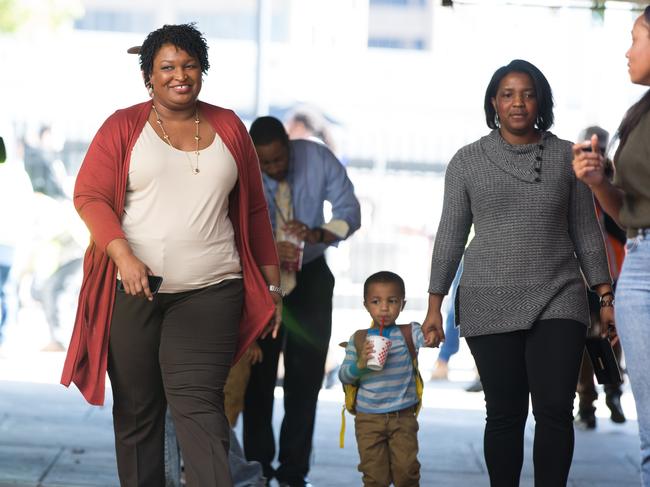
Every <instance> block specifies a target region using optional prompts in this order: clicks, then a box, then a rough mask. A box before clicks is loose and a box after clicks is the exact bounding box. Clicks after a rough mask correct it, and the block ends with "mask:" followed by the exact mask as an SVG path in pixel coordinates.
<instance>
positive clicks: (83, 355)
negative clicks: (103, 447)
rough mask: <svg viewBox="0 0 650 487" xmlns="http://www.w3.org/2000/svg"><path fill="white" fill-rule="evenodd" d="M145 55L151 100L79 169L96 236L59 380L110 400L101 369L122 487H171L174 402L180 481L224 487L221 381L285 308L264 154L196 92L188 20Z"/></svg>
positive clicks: (195, 45)
mask: <svg viewBox="0 0 650 487" xmlns="http://www.w3.org/2000/svg"><path fill="white" fill-rule="evenodd" d="M139 54H140V66H141V68H142V74H143V77H144V81H145V85H146V86H147V88H148V90H149V94H150V96H151V101H148V102H145V103H141V104H139V105H135V106H132V107H129V108H126V109H123V110H118V111H117V112H115V113H114V114H113V115H111V116H110V117H109V118H108V119H107V120H106V122H104V124H103V125H102V127H101V128H100V129H99V131H98V132H97V134H96V136H95V138H94V139H93V141H92V143H91V145H90V147H89V149H88V153H87V154H86V157H85V159H84V161H83V164H82V166H81V169H80V171H79V175H78V177H77V182H76V186H75V196H74V202H75V206H76V208H77V211H78V212H79V214H80V215H81V217H82V219H83V220H84V221H85V223H86V225H87V226H88V228H89V230H90V234H91V237H92V238H91V243H90V246H89V247H88V250H87V251H86V255H85V259H84V279H83V283H82V288H81V293H80V296H79V307H78V309H77V316H76V322H75V328H74V332H73V335H72V339H71V343H70V347H69V349H68V355H67V358H66V362H65V366H64V370H63V376H62V379H61V382H62V383H63V384H64V385H66V386H67V385H69V384H70V383H71V382H74V383H75V384H76V385H77V387H79V389H80V391H81V392H82V394H83V395H84V397H85V398H86V399H87V400H88V401H89V402H90V403H91V404H102V403H103V401H104V388H105V372H106V371H108V375H109V377H110V379H111V386H112V390H113V422H114V429H115V445H116V452H117V462H118V472H119V477H120V483H121V485H122V486H139V487H142V486H152V487H159V486H161V485H164V484H165V480H164V460H163V435H164V417H165V410H166V407H167V405H169V408H170V410H171V412H172V416H173V419H174V422H175V426H176V431H177V435H178V439H179V443H180V446H181V449H182V451H183V458H184V461H185V471H186V478H187V485H188V486H215V485H219V486H228V485H231V480H230V472H229V470H228V462H227V450H228V438H229V427H228V422H227V420H226V417H225V415H224V411H223V385H224V383H225V380H226V377H227V375H228V371H229V369H230V366H231V363H233V361H236V360H238V358H239V355H240V354H241V353H242V351H243V350H246V348H247V347H248V345H250V344H251V342H252V341H253V340H255V339H256V338H257V337H258V336H260V335H265V334H268V333H273V334H275V332H276V331H277V328H278V326H279V324H280V316H281V311H282V310H281V303H282V300H281V290H280V288H279V287H278V286H279V282H280V276H279V270H278V259H277V255H276V250H275V245H274V243H273V233H272V229H271V225H270V222H269V217H268V210H267V206H266V201H265V198H264V192H263V189H262V183H261V176H260V169H259V164H258V161H257V156H256V153H255V149H254V147H253V145H252V143H251V140H250V138H249V136H248V133H247V131H246V128H245V127H244V125H243V124H242V123H241V121H240V120H239V118H238V117H237V116H236V115H235V114H234V113H233V112H232V111H230V110H226V109H223V108H219V107H216V106H213V105H209V104H207V103H204V102H201V101H199V100H198V96H199V92H200V91H201V84H202V74H203V73H205V72H207V70H208V68H209V63H208V57H207V45H206V41H205V39H204V38H203V37H202V35H201V33H200V32H199V31H198V30H197V29H196V28H195V27H194V26H193V25H191V24H184V25H165V26H163V27H162V28H160V29H157V30H155V31H153V32H151V33H150V34H149V35H148V36H147V38H146V39H145V41H144V43H143V45H142V47H141V48H140V52H139ZM152 276H159V277H162V285H161V286H160V288H159V289H154V288H152V285H153V283H154V281H155V279H156V278H155V277H152ZM150 283H151V284H150Z"/></svg>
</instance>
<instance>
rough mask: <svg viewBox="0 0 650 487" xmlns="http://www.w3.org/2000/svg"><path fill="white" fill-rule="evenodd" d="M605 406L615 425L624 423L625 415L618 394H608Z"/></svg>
mask: <svg viewBox="0 0 650 487" xmlns="http://www.w3.org/2000/svg"><path fill="white" fill-rule="evenodd" d="M605 404H607V407H608V408H609V411H610V412H611V416H610V418H611V419H612V421H614V422H615V423H625V413H623V408H622V407H621V396H619V395H618V394H610V395H608V396H606V397H605Z"/></svg>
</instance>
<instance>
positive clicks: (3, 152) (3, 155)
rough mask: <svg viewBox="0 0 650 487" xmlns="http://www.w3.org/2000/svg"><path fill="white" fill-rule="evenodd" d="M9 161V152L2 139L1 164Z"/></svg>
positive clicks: (0, 147) (0, 149) (0, 144)
mask: <svg viewBox="0 0 650 487" xmlns="http://www.w3.org/2000/svg"><path fill="white" fill-rule="evenodd" d="M6 160H7V151H6V150H5V141H4V140H3V139H2V137H0V164H2V163H3V162H5V161H6Z"/></svg>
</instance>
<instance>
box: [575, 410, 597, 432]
mask: <svg viewBox="0 0 650 487" xmlns="http://www.w3.org/2000/svg"><path fill="white" fill-rule="evenodd" d="M573 423H574V424H575V425H576V428H578V429H580V430H583V431H586V430H593V429H596V408H592V409H589V410H587V409H580V410H578V414H576V417H575V419H574V420H573Z"/></svg>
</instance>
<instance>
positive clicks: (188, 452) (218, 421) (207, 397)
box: [108, 279, 243, 487]
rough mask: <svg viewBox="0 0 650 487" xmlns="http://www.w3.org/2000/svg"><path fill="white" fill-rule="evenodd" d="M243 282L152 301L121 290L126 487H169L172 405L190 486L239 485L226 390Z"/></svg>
mask: <svg viewBox="0 0 650 487" xmlns="http://www.w3.org/2000/svg"><path fill="white" fill-rule="evenodd" d="M242 285H243V284H242V281H241V279H231V280H227V281H224V282H222V283H219V284H215V285H214V286H209V287H207V288H204V289H199V290H195V291H187V292H181V293H174V294H158V295H157V296H155V298H154V301H153V302H149V301H147V300H146V299H143V298H138V297H133V296H128V295H126V294H124V293H120V292H118V293H117V295H116V298H115V299H116V300H115V308H114V311H113V319H112V322H111V331H110V334H111V335H110V345H109V354H108V374H109V377H110V379H111V386H112V388H113V426H114V430H115V450H116V453H117V466H118V474H119V477H120V485H121V486H122V487H161V486H164V485H165V471H164V470H165V469H164V448H163V445H164V443H163V441H164V426H165V411H166V408H167V404H169V408H170V410H171V413H172V417H173V419H174V425H175V427H176V434H177V436H178V441H179V443H180V446H181V451H182V452H183V459H184V461H185V473H186V479H187V486H188V487H214V486H217V485H218V486H219V487H222V486H223V487H227V486H230V485H232V482H231V478H230V470H229V468H228V453H227V452H228V448H229V441H230V427H229V424H228V420H227V419H226V416H225V413H224V407H223V386H224V384H225V382H226V377H227V376H228V371H229V370H230V364H231V362H232V357H233V354H234V352H235V347H236V344H237V330H238V326H239V320H240V316H241V311H242V302H243V287H242Z"/></svg>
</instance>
